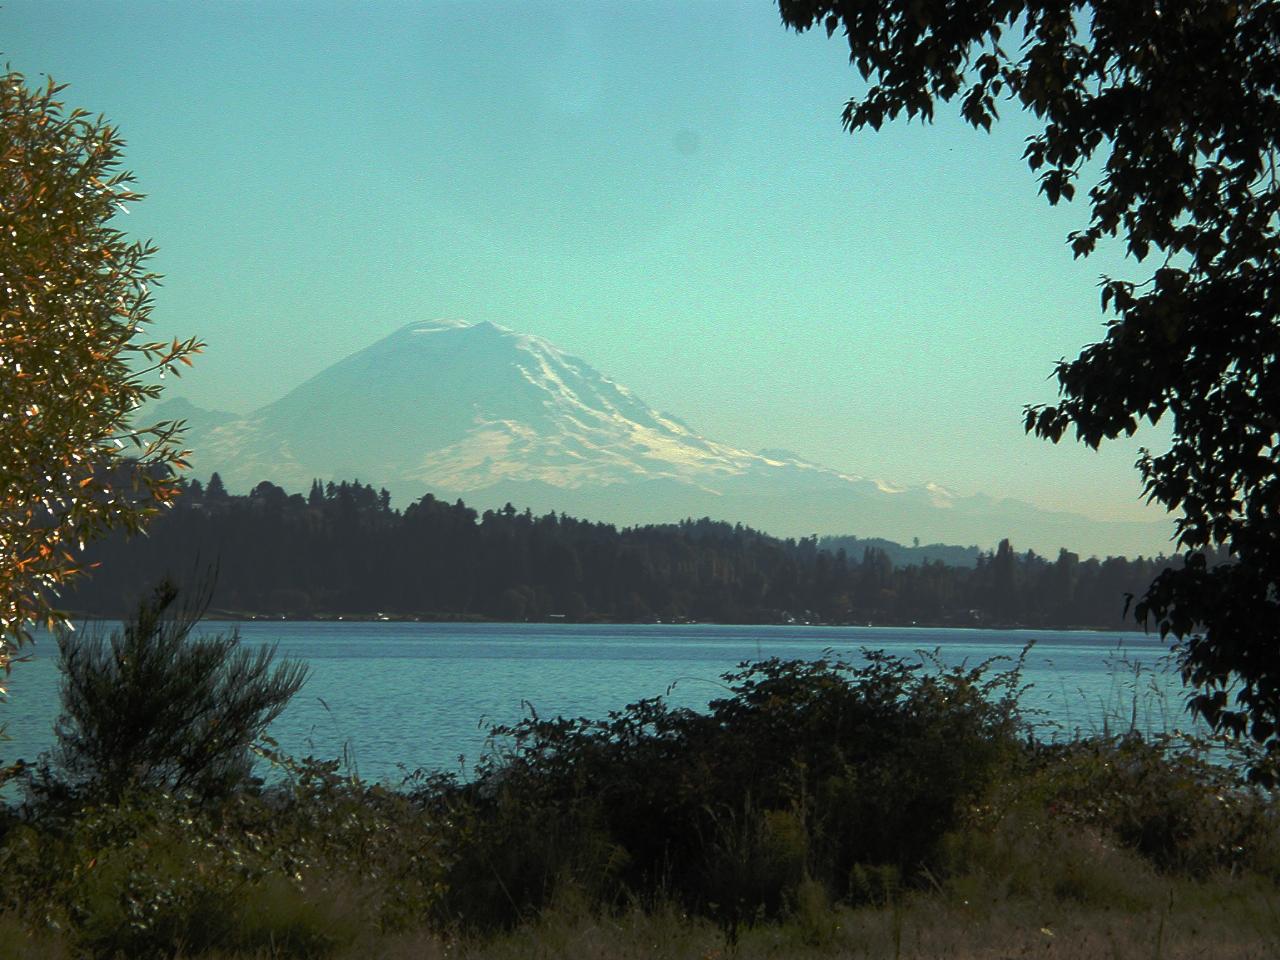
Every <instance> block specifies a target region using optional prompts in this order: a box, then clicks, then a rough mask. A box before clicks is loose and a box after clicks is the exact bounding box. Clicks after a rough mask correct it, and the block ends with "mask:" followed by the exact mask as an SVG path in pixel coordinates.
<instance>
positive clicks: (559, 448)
mask: <svg viewBox="0 0 1280 960" xmlns="http://www.w3.org/2000/svg"><path fill="white" fill-rule="evenodd" d="M174 404H178V406H177V407H175V406H174ZM157 415H159V416H166V417H167V416H175V417H183V418H185V419H187V420H188V423H189V431H188V435H187V444H188V445H189V446H190V447H191V448H192V450H193V451H194V455H193V467H194V469H195V471H196V474H197V475H198V476H207V475H208V474H209V473H211V472H213V471H218V472H219V473H220V474H221V475H222V478H223V480H224V482H225V483H226V484H227V485H228V486H229V487H230V488H231V489H233V490H234V489H238V490H248V489H249V488H251V487H252V486H254V485H255V484H257V483H258V482H260V481H262V480H265V479H269V480H272V481H273V482H276V483H280V484H283V485H285V486H286V487H290V488H292V489H306V488H307V487H308V486H309V485H310V483H311V481H312V479H314V478H319V479H321V480H328V479H355V478H358V479H360V480H361V481H363V482H365V483H370V484H372V485H374V486H375V487H386V488H387V489H388V490H390V491H391V493H392V495H393V496H394V497H395V498H396V499H397V501H409V500H413V499H417V498H418V497H420V496H421V495H422V494H424V493H427V492H431V493H433V494H435V495H436V496H437V497H448V498H454V497H462V498H465V499H466V500H467V501H468V502H469V503H474V504H476V505H477V506H480V507H485V506H501V505H502V504H503V503H504V502H507V501H510V502H512V503H515V504H517V505H519V506H521V507H524V506H529V507H531V508H533V509H534V510H535V511H546V510H559V511H565V512H569V513H574V514H576V515H579V516H584V517H591V518H593V519H599V520H604V521H609V522H614V523H621V524H635V523H660V522H666V521H670V520H673V519H678V518H680V517H685V516H710V517H713V518H716V519H721V520H727V521H730V522H736V521H741V522H744V523H748V524H750V525H752V526H755V527H757V528H760V529H764V530H767V531H769V532H771V533H775V534H778V535H783V536H796V535H807V534H809V533H813V532H819V533H824V534H842V533H856V534H857V535H858V536H861V537H884V538H886V539H891V540H895V541H899V542H910V541H911V540H912V538H914V537H920V538H921V539H924V540H928V541H931V542H932V541H946V542H950V543H976V544H981V545H984V546H988V547H990V546H992V545H994V543H995V542H996V541H998V540H999V539H1000V538H1002V537H1006V536H1008V537H1012V538H1015V540H1016V541H1017V545H1018V546H1019V547H1024V546H1028V547H1034V548H1035V549H1037V550H1041V551H1050V550H1056V549H1057V547H1059V546H1070V547H1072V548H1075V549H1079V548H1083V549H1086V550H1093V551H1096V552H1113V553H1128V554H1130V555H1133V554H1136V553H1148V554H1150V553H1154V552H1156V551H1157V550H1158V549H1159V548H1160V546H1161V545H1162V544H1163V543H1167V539H1168V530H1167V529H1166V525H1164V524H1153V523H1115V522H1111V523H1108V522H1103V521H1095V520H1090V519H1086V518H1083V517H1079V516H1076V515H1073V514H1066V513H1056V512H1052V511H1046V510H1041V509H1039V508H1036V507H1033V506H1031V505H1029V504H1024V503H1018V502H1015V501H997V500H994V499H992V498H989V497H985V496H981V495H978V496H969V497H960V496H957V495H955V494H953V493H952V492H950V491H948V490H947V489H946V488H945V487H943V486H940V485H938V484H932V483H931V484H924V485H919V486H910V487H900V486H896V485H894V484H891V483H887V482H885V481H883V480H873V479H868V478H866V477H862V476H858V475H854V474H849V473H844V472H841V471H838V470H833V469H830V468H828V467H824V466H821V465H819V464H815V463H812V462H810V461H808V460H805V459H804V458H802V457H800V456H799V455H798V454H795V453H793V452H791V451H786V450H768V451H762V452H761V453H751V452H749V451H746V450H743V449H740V448H737V447H734V446H731V445H729V444H725V443H721V442H717V441H713V440H710V439H708V438H706V437H703V436H701V435H699V434H697V433H696V432H694V431H693V430H692V429H690V428H689V427H688V426H686V425H685V424H684V423H682V422H681V421H680V420H678V419H677V418H676V417H674V416H670V415H667V414H663V413H659V412H658V411H657V410H656V409H654V408H652V407H650V406H649V405H648V404H646V403H644V402H643V401H642V400H641V399H640V398H638V397H637V396H636V395H635V394H634V393H632V391H630V390H629V389H627V388H626V387H625V386H623V385H621V384H618V383H616V382H614V381H613V380H610V379H609V378H607V377H605V376H603V375H601V374H600V373H599V372H598V371H596V370H595V369H594V368H592V367H591V366H590V365H589V364H588V363H586V362H585V361H584V360H582V359H580V358H578V357H574V356H572V355H570V354H568V353H566V352H564V351H562V350H560V349H559V348H558V347H556V346H554V345H553V344H551V343H549V342H548V341H546V340H544V339H543V338H541V337H537V336H533V335H529V334H521V333H516V332H514V331H512V330H509V329H507V328H505V327H502V326H499V325H497V324H493V323H489V322H482V323H465V322H462V321H456V320H430V321H425V322H418V323H411V324H408V325H407V326H405V327H402V328H401V329H400V330H397V331H396V332H395V333H392V334H391V335H390V336H387V337H385V338H383V339H382V340H379V341H377V342H376V343H374V344H372V345H371V346H369V347H367V348H365V349H364V350H361V351H359V352H357V353H355V354H352V355H351V356H349V357H347V358H345V359H343V360H340V361H338V362H337V363H335V364H333V365H332V366H330V367H328V368H327V369H325V370H323V371H321V372H320V373H319V374H317V375H316V376H314V377H312V378H311V379H310V380H308V381H306V382H305V383H303V384H301V385H300V386H298V387H296V388H295V389H293V390H291V391H290V392H289V393H287V394H286V395H285V396H283V397H281V398H280V399H279V400H276V401H274V402H273V403H270V404H267V405H266V406H264V407H262V408H260V409H259V410H257V411H254V412H253V413H251V414H249V415H247V416H244V417H239V418H228V415H225V414H218V413H215V412H207V411H201V410H200V409H199V408H197V407H194V406H193V405H191V404H189V403H187V402H186V401H183V400H172V401H169V402H168V403H166V404H163V405H161V407H160V408H159V409H158V410H157Z"/></svg>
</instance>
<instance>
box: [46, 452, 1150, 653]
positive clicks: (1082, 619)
mask: <svg viewBox="0 0 1280 960" xmlns="http://www.w3.org/2000/svg"><path fill="white" fill-rule="evenodd" d="M88 559H89V561H90V562H92V563H94V564H96V569H95V573H94V575H93V576H92V577H91V578H89V579H87V580H85V581H83V582H82V583H80V584H78V586H77V589H76V590H75V591H74V592H73V593H71V594H69V595H68V596H67V597H66V605H67V606H68V608H70V609H72V610H74V611H76V612H78V613H83V614H90V615H101V616H119V615H120V614H121V613H123V612H124V611H126V610H128V609H130V608H131V607H132V605H133V604H134V603H135V602H136V601H137V599H138V598H140V597H142V596H144V595H145V593H146V592H147V591H148V590H149V589H150V588H151V587H152V586H153V585H154V584H155V583H156V582H158V581H159V580H161V579H162V578H165V577H169V578H172V579H174V580H175V581H177V582H179V583H183V582H185V583H187V584H191V585H193V586H194V585H195V584H197V583H199V582H203V581H211V587H210V589H211V601H210V603H211V607H210V609H211V611H212V612H214V613H217V614H222V615H228V616H284V617H296V618H309V617H317V618H325V617H337V616H355V617H371V616H386V617H392V618H401V617H421V618H429V619H453V618H469V619H497V620H512V621H523V620H547V619H561V618H563V619H565V620H568V621H584V620H585V621H589V620H621V621H649V620H664V621H679V620H709V621H717V622H722V623H786V622H804V621H809V622H815V623H817V622H820V623H858V624H861V623H876V624H911V623H917V624H921V625H926V624H927V625H950V626H1018V625H1021V626H1028V627H1097V628H1104V629H1107V628H1119V627H1121V626H1122V625H1123V624H1124V623H1125V611H1126V595H1129V594H1136V593H1139V592H1140V591H1141V590H1143V589H1144V588H1145V587H1146V585H1147V584H1149V583H1150V582H1151V581H1152V579H1153V578H1154V577H1155V576H1156V575H1158V574H1159V573H1160V572H1161V571H1162V570H1163V569H1164V568H1165V567H1167V566H1169V565H1170V563H1171V562H1172V561H1169V560H1167V559H1166V558H1163V557H1156V558H1143V557H1138V558H1136V559H1133V560H1130V559H1126V558H1124V557H1108V558H1106V559H1098V558H1088V559H1082V558H1081V557H1080V556H1079V555H1077V554H1075V553H1072V552H1070V551H1068V550H1066V549H1063V550H1061V551H1060V552H1059V554H1058V556H1057V557H1056V558H1052V559H1051V558H1048V557H1042V556H1039V555H1037V554H1036V553H1034V552H1033V551H1026V552H1018V551H1015V550H1014V548H1013V546H1012V545H1011V544H1010V542H1009V540H1003V541H1001V543H1000V544H999V546H998V547H997V548H996V549H995V550H993V551H989V552H979V554H978V556H977V558H976V563H974V564H973V565H971V566H970V565H948V564H946V563H943V562H941V561H932V560H925V561H923V562H920V563H910V564H905V565H903V564H895V563H894V562H893V560H892V559H891V557H890V555H889V553H888V552H887V551H886V550H885V549H882V548H880V547H877V546H866V547H864V548H863V550H862V552H861V554H860V555H851V554H850V553H849V552H847V551H846V550H844V549H835V550H831V549H824V548H823V546H822V544H821V543H820V541H819V539H818V538H817V536H812V537H802V538H799V539H782V538H777V537H772V536H768V535H766V534H764V533H761V532H760V531H757V530H753V529H751V528H750V527H747V526H743V525H742V524H731V523H726V522H721V521H714V520H710V519H707V518H703V519H699V520H693V519H688V520H683V521H681V522H679V523H672V524H662V525H650V526H638V527H631V528H623V529H619V528H618V527H616V526H614V525H611V524H606V523H596V522H591V521H587V520H581V519H577V518H574V517H569V516H566V515H564V514H562V513H548V514H545V515H542V516H535V515H534V514H533V513H532V512H531V511H530V510H528V509H525V510H523V511H521V510H517V509H516V508H515V507H514V506H512V505H511V504H507V505H506V506H505V507H503V508H502V509H498V510H485V511H483V512H478V511H477V510H475V509H473V508H471V507H468V506H467V505H466V504H465V503H463V502H462V501H460V500H459V501H457V502H454V503H449V502H446V501H443V500H439V499H437V498H436V497H434V496H433V495H431V494H426V495H425V496H423V497H421V498H420V499H419V500H417V501H415V502H413V503H411V504H409V505H408V506H407V507H406V508H405V509H404V510H402V511H401V510H397V509H393V508H392V507H391V500H390V495H389V494H388V493H387V491H386V490H381V491H376V490H374V488H373V487H372V486H369V485H367V484H362V483H360V482H359V481H358V480H357V481H354V482H347V481H343V482H340V483H332V482H331V483H328V484H323V485H322V484H321V483H320V482H318V481H316V482H315V483H313V484H312V487H311V490H310V492H309V494H308V495H307V496H303V495H301V494H298V493H294V494H290V493H288V492H286V491H285V490H283V489H282V488H280V487H279V486H276V485H275V484H273V483H271V482H269V481H264V482H262V483H260V484H258V485H257V486H256V487H254V488H253V490H252V491H251V492H250V493H249V494H248V495H246V496H235V495H232V494H230V493H228V491H227V490H226V488H225V486H224V485H223V483H222V481H221V479H220V478H219V477H218V475H217V474H214V475H213V476H212V477H211V478H210V481H209V483H208V484H207V485H204V484H201V483H200V482H199V481H192V482H190V483H188V484H186V487H185V490H184V493H183V495H182V496H181V497H180V498H179V499H178V502H177V504H176V505H175V507H174V508H173V509H172V510H171V511H168V512H167V513H166V514H165V515H164V516H162V517H160V518H158V519H157V520H156V521H155V523H154V524H153V525H152V527H151V529H150V535H149V536H147V537H145V538H132V539H125V538H124V537H123V536H113V537H108V538H106V539H104V540H101V541H99V542H97V543H95V544H93V545H91V546H90V547H89V557H88Z"/></svg>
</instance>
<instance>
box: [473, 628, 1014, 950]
mask: <svg viewBox="0 0 1280 960" xmlns="http://www.w3.org/2000/svg"><path fill="white" fill-rule="evenodd" d="M924 666H925V665H924V664H910V663H907V662H905V661H903V660H901V659H899V658H895V657H890V656H886V655H884V654H881V653H874V652H872V653H867V654H866V662H865V663H864V664H862V665H858V666H854V665H852V664H849V663H845V662H842V661H838V660H819V661H816V662H802V661H784V660H778V659H772V660H765V661H761V662H757V663H744V664H741V665H740V667H739V669H738V670H737V671H735V672H732V673H729V674H726V675H725V677H724V680H725V683H726V687H727V689H728V690H729V693H730V696H728V697H725V698H723V699H719V700H716V701H713V702H712V703H711V704H710V710H709V712H708V713H706V714H699V713H694V712H692V711H688V710H672V709H670V708H668V707H667V706H666V705H665V704H664V703H663V702H662V701H661V700H657V699H654V700H645V701H641V702H639V703H636V704H632V705H631V706H629V707H627V708H625V709H624V710H622V711H618V712H615V713H611V714H610V715H609V716H608V718H606V719H604V720H598V721H592V720H587V719H577V720H568V719H564V718H555V719H552V720H543V719H540V718H538V717H537V716H533V717H530V718H529V719H527V720H525V721H523V722H521V723H519V724H516V725H515V726H512V727H504V728H497V729H495V730H494V734H495V737H496V740H497V742H499V743H502V744H504V745H505V746H504V748H503V749H502V750H499V751H497V752H495V753H494V754H493V755H491V756H490V757H489V758H488V759H487V760H486V761H485V762H484V763H482V765H481V767H480V769H479V776H478V779H477V781H476V782H475V783H474V784H472V785H470V786H468V787H465V788H459V789H458V791H457V798H458V801H459V804H460V809H462V808H465V810H466V812H467V817H466V822H467V831H466V835H465V836H466V839H465V842H462V843H461V844H460V846H459V850H458V855H457V857H456V859H455V860H454V861H453V863H454V866H453V870H452V873H451V874H450V879H449V886H450V888H451V894H450V895H451V896H452V894H453V893H454V892H461V891H463V890H466V891H468V893H467V894H466V897H467V900H468V902H469V903H471V904H474V903H475V902H476V899H477V897H476V891H477V887H478V886H483V885H484V882H485V881H486V879H487V882H488V883H489V885H490V887H491V888H492V889H491V890H490V891H489V893H488V894H487V895H486V896H483V897H480V898H479V899H481V900H483V902H485V903H488V904H489V905H490V908H491V909H490V914H491V917H492V918H493V919H495V920H498V921H500V922H514V921H515V920H516V919H518V918H520V917H521V916H522V915H523V914H527V913H528V912H529V911H531V910H535V909H537V908H538V907H539V906H540V905H541V904H543V903H545V902H546V898H547V896H548V895H549V892H550V891H551V890H552V889H553V888H554V886H555V882H556V880H557V879H566V878H572V879H574V881H575V882H581V881H582V880H583V878H587V879H589V880H590V882H591V883H593V884H596V886H595V888H594V893H595V895H597V896H598V897H600V898H601V899H603V900H604V901H605V902H608V901H610V900H612V901H614V902H621V901H622V900H624V899H626V898H627V897H629V896H633V895H637V894H638V895H640V896H641V897H642V898H643V897H655V896H656V897H661V896H665V895H673V896H675V897H677V898H678V899H679V900H680V901H682V902H683V903H684V904H685V905H686V907H687V908H689V909H695V910H701V911H703V912H705V913H709V914H711V915H713V916H716V917H717V918H719V919H720V920H721V921H722V922H725V923H726V924H727V925H728V926H729V928H730V929H735V928H736V925H737V924H738V923H740V922H742V921H744V920H750V919H753V918H755V917H757V916H772V915H777V914H780V913H782V912H785V911H786V910H787V909H789V908H790V906H791V905H792V904H793V903H794V901H795V898H796V892H797V890H798V889H799V888H800V886H801V884H802V883H805V882H807V881H810V880H813V881H816V882H819V883H821V884H823V885H824V886H825V887H826V889H827V890H828V891H830V894H831V895H832V896H833V897H834V898H836V899H845V900H859V899H864V898H877V897H880V896H882V895H884V891H885V890H886V889H888V887H886V885H885V883H869V882H868V881H867V879H866V878H868V877H877V878H885V877H895V878H896V877H902V878H905V879H904V882H907V883H910V882H913V881H914V880H915V879H916V878H918V877H919V876H921V870H922V868H923V867H925V866H927V865H928V864H929V863H931V862H933V861H934V860H935V859H936V857H937V855H938V853H939V849H940V847H939V844H940V842H941V840H942V838H943V836H944V835H945V834H946V833H947V831H949V830H950V829H952V828H953V827H954V825H955V823H956V822H957V820H958V819H959V818H960V817H961V816H962V815H963V812H964V811H965V810H966V809H967V808H968V807H969V806H970V805H971V804H973V803H974V802H976V800H977V798H978V797H980V796H981V795H983V794H984V793H985V792H986V791H987V790H988V789H989V788H990V786H991V784H992V783H993V782H995V780H997V779H998V778H999V776H1000V774H1001V772H1002V771H1003V770H1005V769H1007V768H1008V766H1009V763H1010V761H1011V760H1012V759H1013V758H1014V757H1015V756H1017V754H1018V753H1019V751H1020V749H1021V747H1020V743H1019V739H1018V738H1019V736H1020V734H1021V732H1022V726H1021V722H1020V720H1019V718H1018V714H1017V710H1016V703H1015V698H1014V694H1015V693H1016V689H1015V688H1016V682H1017V681H1016V677H1017V671H1016V669H1014V670H1012V671H1009V672H1007V673H1002V674H994V675H990V674H989V671H988V665H987V664H984V665H982V666H980V667H978V668H975V669H950V670H948V669H942V668H940V667H938V665H937V664H936V663H935V664H933V666H934V667H938V668H937V669H934V670H925V669H924ZM859 867H861V868H862V869H861V870H859V869H858V868H859ZM886 882H887V881H886ZM894 883H895V884H896V881H894ZM459 909H462V906H461V904H459ZM504 918H505V919H504Z"/></svg>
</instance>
